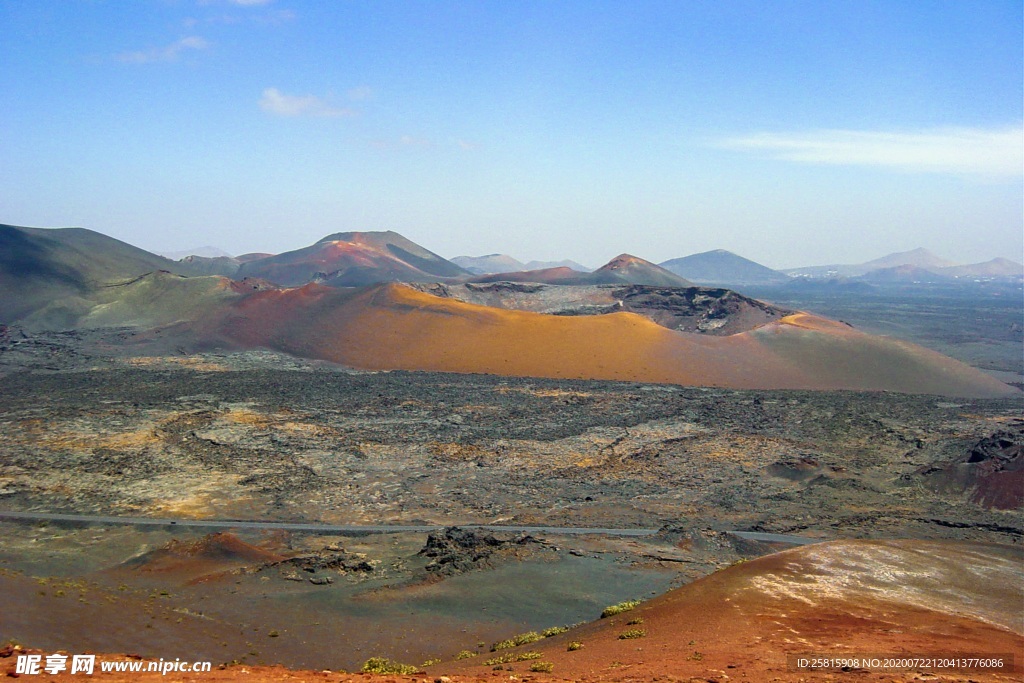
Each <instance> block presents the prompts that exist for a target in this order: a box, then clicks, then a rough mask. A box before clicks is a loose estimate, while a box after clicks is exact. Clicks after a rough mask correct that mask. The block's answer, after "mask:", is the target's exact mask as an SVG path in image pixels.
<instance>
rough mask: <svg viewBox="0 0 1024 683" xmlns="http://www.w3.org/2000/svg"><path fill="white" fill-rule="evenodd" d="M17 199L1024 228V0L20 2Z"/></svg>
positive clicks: (303, 230) (607, 241) (107, 211)
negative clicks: (923, 2) (929, 0)
mask: <svg viewBox="0 0 1024 683" xmlns="http://www.w3.org/2000/svg"><path fill="white" fill-rule="evenodd" d="M0 27H2V28H3V29H4V33H5V36H7V37H6V38H5V40H4V41H3V43H2V44H0V61H2V62H3V63H4V65H5V66H4V69H3V70H2V71H0V87H2V88H3V89H4V92H5V93H6V94H7V95H8V99H9V102H10V103H11V104H10V105H9V106H8V107H6V108H5V109H4V111H3V112H2V113H0V158H2V159H3V161H4V163H3V164H0V183H2V186H3V187H4V193H3V194H4V196H3V197H2V198H0V222H4V223H10V224H14V225H24V226H32V227H49V226H52V227H69V226H79V227H84V228H88V229H91V230H95V231H97V232H101V233H104V234H107V235H110V236H112V237H116V238H118V239H121V240H124V241H126V242H129V243H131V244H134V245H136V246H139V247H142V248H144V249H147V250H150V251H154V252H159V251H180V250H184V249H190V248H195V247H199V246H202V245H211V246H215V247H218V248H221V249H224V250H225V251H227V252H229V253H233V254H238V253H244V252H251V251H268V252H282V251H288V250H293V249H297V248H300V247H302V246H305V245H308V244H311V243H313V242H315V241H317V240H319V239H321V238H322V237H324V236H325V235H327V234H330V233H333V232H344V231H369V230H394V231H396V232H399V233H401V234H402V235H404V236H405V237H407V238H409V239H411V240H413V241H414V242H417V243H418V244H421V245H422V246H424V247H426V248H427V249H430V250H431V251H434V252H436V253H438V254H441V255H444V256H445V257H447V258H452V257H455V256H459V255H468V256H479V255H484V254H491V253H506V254H510V255H512V256H514V257H515V258H517V259H520V260H523V261H529V260H542V261H555V260H562V259H571V260H574V261H577V262H579V263H582V264H585V265H587V266H598V265H601V264H603V263H605V262H607V261H608V260H609V259H611V258H613V257H614V256H616V255H618V254H619V253H622V252H628V253H631V254H635V255H636V256H639V257H642V258H645V259H648V260H651V261H655V262H661V261H664V260H667V259H671V258H677V257H682V256H687V255H690V254H694V253H700V252H705V251H709V250H712V249H727V250H729V251H732V252H735V253H737V254H739V255H741V256H744V257H746V258H749V259H752V260H754V261H757V262H759V263H762V264H764V265H766V266H769V267H773V268H779V269H783V268H793V267H799V266H809V265H822V264H829V263H860V262H864V261H868V260H871V259H875V258H878V257H880V256H883V255H885V254H888V253H891V252H901V251H908V250H911V249H914V248H918V247H924V248H926V249H928V250H930V251H932V252H934V253H935V254H937V255H939V256H941V257H943V258H947V259H950V260H952V261H956V262H958V263H977V262H982V261H988V260H990V259H992V258H995V257H1005V258H1010V259H1012V260H1014V261H1020V260H1021V259H1022V254H1024V189H1022V179H1024V161H1022V158H1024V151H1022V146H1024V132H1022V130H1024V124H1022V121H1024V107H1022V101H1024V78H1022V75H1024V61H1022V35H1024V9H1022V8H1021V6H1020V4H1019V3H1017V2H1002V1H993V2H988V3H983V4H962V3H934V4H930V5H928V6H918V5H914V4H907V3H897V2H875V3H867V4H866V3H853V2H835V3H813V2H783V3H775V4H772V5H770V6H769V5H764V4H763V3H756V2H733V3H728V4H721V3H710V2H709V3H700V2H695V3H685V4H684V3H677V2H653V1H652V2H638V3H629V4H619V3H592V2H587V3H582V2H564V3H558V4H553V3H535V2H524V3H516V4H515V5H504V4H479V3H478V4H473V3H459V2H437V3H422V2H404V3H400V4H398V3H396V4H387V5H381V4H378V3H368V2H351V3H344V4H335V3H327V4H324V3H312V2H301V1H299V0H152V1H147V2H137V3H115V4H107V3H76V4H69V3H63V2H56V1H54V0H40V1H39V2H33V3H4V4H0Z"/></svg>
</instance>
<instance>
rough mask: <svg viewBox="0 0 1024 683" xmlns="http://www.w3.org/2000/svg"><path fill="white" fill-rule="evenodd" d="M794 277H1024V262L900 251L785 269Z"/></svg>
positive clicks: (928, 279) (906, 279) (881, 279)
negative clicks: (966, 260) (968, 260)
mask: <svg viewBox="0 0 1024 683" xmlns="http://www.w3.org/2000/svg"><path fill="white" fill-rule="evenodd" d="M782 272H783V273H785V274H786V275H789V276H791V277H804V278H836V277H846V278H864V279H865V280H868V281H874V282H897V281H900V282H911V281H913V282H924V283H927V282H932V283H938V282H942V281H944V280H948V281H951V280H954V279H956V278H1018V277H1024V265H1022V264H1020V263H1016V262H1014V261H1011V260H1009V259H1006V258H995V259H992V260H991V261H985V262H984V263H974V264H968V265H957V264H955V263H954V262H953V261H949V260H947V259H944V258H942V257H939V256H936V255H935V254H933V253H932V252H930V251H928V250H927V249H913V250H911V251H903V252H897V253H894V254H889V255H888V256H883V257H881V258H877V259H874V260H873V261H867V262H865V263H858V264H832V265H825V266H808V267H804V268H791V269H788V270H784V271H782Z"/></svg>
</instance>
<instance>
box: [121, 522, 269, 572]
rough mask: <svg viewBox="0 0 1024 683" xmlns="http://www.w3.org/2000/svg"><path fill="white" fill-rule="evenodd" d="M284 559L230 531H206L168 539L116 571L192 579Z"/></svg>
mask: <svg viewBox="0 0 1024 683" xmlns="http://www.w3.org/2000/svg"><path fill="white" fill-rule="evenodd" d="M284 559H285V558H284V556H282V555H278V554H277V553H273V552H270V551H269V550H266V549H264V548H260V547H257V546H254V545H251V544H249V543H246V542H245V541H243V540H242V539H240V538H238V536H236V535H235V534H233V533H230V532H221V533H214V534H207V535H206V536H204V537H202V538H201V539H199V540H196V541H179V540H177V539H174V540H171V541H170V542H168V543H167V544H166V545H164V546H163V547H161V548H157V549H156V550H151V551H149V552H146V553H143V554H142V555H139V556H137V557H134V558H132V559H131V560H129V561H127V562H125V563H124V565H122V567H121V568H119V569H118V570H116V571H126V570H128V571H136V572H143V573H161V574H165V575H173V576H176V577H179V578H181V579H183V580H195V579H197V578H199V577H203V576H209V575H215V574H217V573H221V572H225V571H230V570H232V569H240V568H242V567H248V566H253V565H262V564H267V563H277V562H281V561H283V560H284Z"/></svg>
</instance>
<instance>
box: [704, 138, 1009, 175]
mask: <svg viewBox="0 0 1024 683" xmlns="http://www.w3.org/2000/svg"><path fill="white" fill-rule="evenodd" d="M719 146H721V147H725V148H727V149H734V150H739V151H743V152H753V153H762V154H766V155H768V156H770V157H773V158H776V159H783V160H786V161H797V162H802V163H809V164H833V165H851V166H852V165H857V166H883V167H890V168H896V169H900V170H905V171H916V172H925V173H953V174H972V175H989V176H1008V175H1009V176H1019V175H1021V174H1022V173H1024V126H1016V127H1013V126H1009V127H1005V128H933V129H927V130H919V131H909V132H879V131H856V130H817V131H809V132H803V133H755V134H753V135H746V136H743V137H735V138H730V139H727V140H724V141H722V142H721V143H720V144H719Z"/></svg>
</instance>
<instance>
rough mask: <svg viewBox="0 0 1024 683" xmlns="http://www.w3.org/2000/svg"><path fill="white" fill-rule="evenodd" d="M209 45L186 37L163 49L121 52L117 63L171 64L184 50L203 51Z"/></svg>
mask: <svg viewBox="0 0 1024 683" xmlns="http://www.w3.org/2000/svg"><path fill="white" fill-rule="evenodd" d="M209 46H210V44H209V43H208V42H207V41H206V40H205V39H204V38H200V37H199V36H187V37H185V38H182V39H181V40H176V41H174V42H173V43H171V44H170V45H165V46H164V47H154V48H150V49H149V50H139V51H136V52H122V53H121V54H119V55H117V59H118V61H121V62H128V63H130V64H146V63H148V62H173V61H175V60H176V59H178V56H179V55H180V54H181V53H182V52H184V51H186V50H205V49H206V48H208V47H209Z"/></svg>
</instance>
